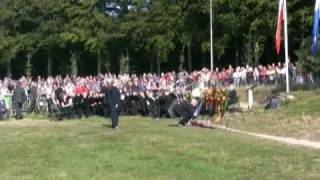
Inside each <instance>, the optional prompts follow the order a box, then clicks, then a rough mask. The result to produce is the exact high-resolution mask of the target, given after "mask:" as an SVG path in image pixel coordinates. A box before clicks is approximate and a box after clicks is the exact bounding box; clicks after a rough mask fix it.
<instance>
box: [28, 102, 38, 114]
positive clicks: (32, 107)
mask: <svg viewBox="0 0 320 180" xmlns="http://www.w3.org/2000/svg"><path fill="white" fill-rule="evenodd" d="M35 107H36V100H32V101H31V102H30V107H29V111H28V112H29V113H32V112H34V110H35Z"/></svg>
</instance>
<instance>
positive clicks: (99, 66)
mask: <svg viewBox="0 0 320 180" xmlns="http://www.w3.org/2000/svg"><path fill="white" fill-rule="evenodd" d="M97 53H98V67H97V68H98V69H97V72H98V75H99V74H101V50H100V49H98V52H97Z"/></svg>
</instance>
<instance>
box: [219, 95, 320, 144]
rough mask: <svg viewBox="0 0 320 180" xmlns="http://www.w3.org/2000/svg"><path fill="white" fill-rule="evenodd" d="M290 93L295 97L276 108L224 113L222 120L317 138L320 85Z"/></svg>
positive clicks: (319, 137) (259, 129)
mask: <svg viewBox="0 0 320 180" xmlns="http://www.w3.org/2000/svg"><path fill="white" fill-rule="evenodd" d="M292 94H293V95H294V96H295V100H293V101H291V102H290V103H289V104H288V105H285V106H281V107H280V109H278V110H272V111H265V110H264V109H262V108H257V109H255V110H254V111H253V112H245V113H243V116H242V117H241V116H239V115H229V116H226V118H225V120H226V121H228V120H230V126H231V127H233V128H238V129H242V130H247V131H253V132H261V133H267V134H274V135H281V136H292V137H296V138H302V139H310V140H317V141H320V89H316V90H310V91H294V92H293V93H292ZM260 96H261V95H260Z"/></svg>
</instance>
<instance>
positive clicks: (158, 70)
mask: <svg viewBox="0 0 320 180" xmlns="http://www.w3.org/2000/svg"><path fill="white" fill-rule="evenodd" d="M160 73H161V67H160V52H159V51H158V53H157V74H158V75H160Z"/></svg>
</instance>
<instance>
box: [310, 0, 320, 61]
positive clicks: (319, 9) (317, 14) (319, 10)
mask: <svg viewBox="0 0 320 180" xmlns="http://www.w3.org/2000/svg"><path fill="white" fill-rule="evenodd" d="M319 18H320V1H319V0H316V4H315V8H314V18H313V31H312V34H313V36H312V53H313V54H314V55H315V54H316V53H317V48H318V45H317V44H318V43H317V41H318V36H319Z"/></svg>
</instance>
